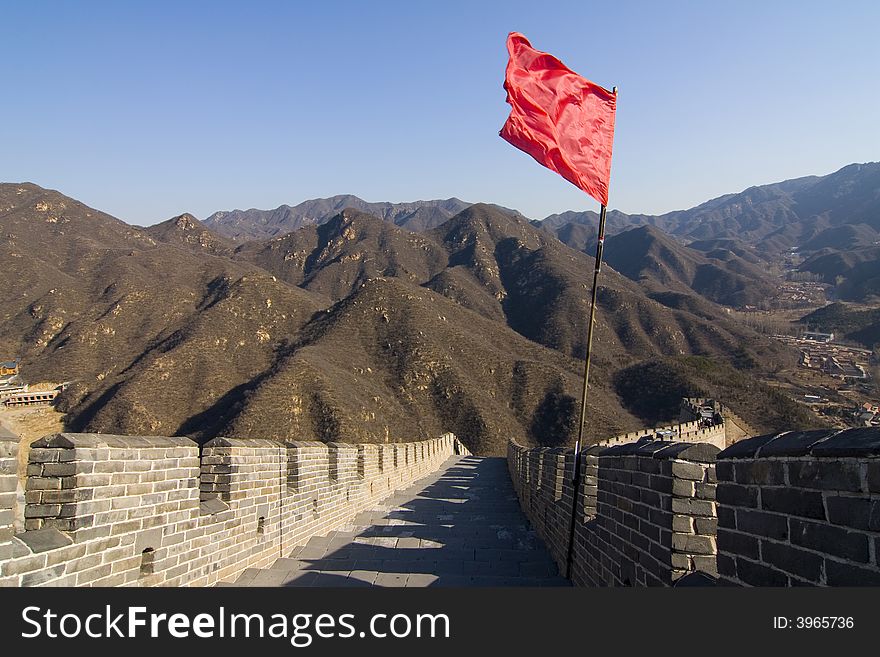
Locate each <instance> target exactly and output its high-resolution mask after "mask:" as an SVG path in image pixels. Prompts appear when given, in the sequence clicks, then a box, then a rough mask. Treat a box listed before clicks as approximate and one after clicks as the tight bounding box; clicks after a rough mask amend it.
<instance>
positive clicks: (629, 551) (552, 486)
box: [508, 440, 718, 586]
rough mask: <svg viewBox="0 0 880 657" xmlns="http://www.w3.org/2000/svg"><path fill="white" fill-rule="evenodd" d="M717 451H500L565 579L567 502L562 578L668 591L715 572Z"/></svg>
mask: <svg viewBox="0 0 880 657" xmlns="http://www.w3.org/2000/svg"><path fill="white" fill-rule="evenodd" d="M717 453H718V449H717V447H714V446H713V445H709V444H691V443H680V442H669V441H650V440H647V441H642V442H640V443H630V444H624V445H618V446H614V447H601V446H593V447H590V448H588V449H586V450H583V451H582V452H580V453H579V454H578V455H577V458H579V459H580V464H581V475H582V478H581V483H580V490H579V491H578V494H577V495H576V496H575V494H574V486H573V482H572V479H573V472H574V464H575V460H574V459H575V454H574V452H573V450H570V449H569V450H566V449H546V448H539V449H526V448H524V447H522V446H520V445H518V444H517V443H516V442H514V441H511V442H510V443H509V445H508V465H509V468H510V474H511V478H512V479H513V482H514V488H515V489H516V491H517V494H518V496H519V499H520V503H521V505H522V508H523V510H524V512H525V513H526V515H527V516H528V518H529V520H530V521H531V522H532V525H533V526H534V528H535V530H536V532H537V533H538V534H539V535H540V536H541V537H542V538H543V540H544V542H545V543H546V544H547V547H548V549H549V550H550V552H551V554H552V555H553V558H554V559H555V560H556V562H557V564H558V565H559V567H560V571H561V572H563V573H565V572H566V563H567V557H568V546H569V535H570V533H569V532H570V522H571V515H572V505H573V504H574V505H575V539H574V546H573V556H572V569H571V573H570V578H571V579H572V581H573V582H574V583H575V584H578V585H585V586H621V585H631V586H647V585H665V586H668V585H671V584H674V583H675V582H676V581H677V580H678V579H679V578H681V577H682V576H683V575H685V574H688V573H692V572H697V571H702V572H706V573H708V574H710V575H712V574H714V572H715V557H714V555H715V536H714V534H715V522H716V520H715V517H716V514H715V501H714V498H715V472H714V460H715V454H717Z"/></svg>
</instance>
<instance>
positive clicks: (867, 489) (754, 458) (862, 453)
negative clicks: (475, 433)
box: [508, 428, 880, 586]
mask: <svg viewBox="0 0 880 657" xmlns="http://www.w3.org/2000/svg"><path fill="white" fill-rule="evenodd" d="M577 458H579V459H580V465H581V475H582V478H581V483H580V489H579V490H578V494H577V495H576V496H575V495H574V490H573V483H572V478H573V472H574V463H575V461H574V459H575V454H574V453H573V451H572V450H563V449H531V450H530V449H525V448H523V447H521V446H520V445H518V444H516V443H515V442H511V443H510V444H509V446H508V465H509V468H510V473H511V477H512V478H513V482H514V487H515V488H516V491H517V494H518V496H519V499H520V502H521V505H522V507H523V510H524V511H525V513H526V515H527V516H528V517H529V519H530V520H531V521H532V523H533V525H534V526H535V529H536V531H537V532H538V533H539V534H540V535H541V536H542V538H543V539H544V540H545V542H546V543H547V546H548V548H549V549H550V551H551V553H552V554H553V557H554V559H556V561H557V563H558V564H559V567H560V572H562V573H563V574H565V573H566V572H567V570H566V565H567V557H568V547H569V531H570V526H571V525H570V522H571V517H572V505H573V504H574V505H575V506H574V516H575V526H574V527H575V541H574V547H573V552H572V568H571V573H570V574H569V577H570V579H572V581H573V582H574V583H575V584H578V585H585V586H621V585H637V586H645V585H648V586H650V585H669V584H675V583H677V582H680V581H682V578H683V577H684V576H685V575H689V574H700V575H699V576H698V577H696V578H688V580H689V581H690V582H693V581H698V582H700V583H703V584H711V583H713V581H717V583H720V584H725V585H734V586H803V585H808V586H809V585H816V586H869V585H871V586H878V585H880V428H864V429H848V430H845V431H839V430H829V429H822V430H816V431H792V432H785V433H781V434H770V435H765V436H759V437H757V438H750V439H747V440H742V441H740V442H737V443H735V444H734V445H732V446H731V447H728V448H727V449H725V450H724V451H722V452H720V453H719V452H718V451H717V449H716V448H714V447H713V446H711V445H707V444H697V445H689V444H685V443H677V442H666V441H664V442H661V441H651V440H643V441H642V442H641V443H632V444H626V445H619V446H615V447H600V446H594V447H590V448H588V449H586V450H583V451H582V452H580V454H578V455H577ZM716 480H717V481H716ZM716 497H717V499H716Z"/></svg>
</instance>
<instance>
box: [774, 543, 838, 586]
mask: <svg viewBox="0 0 880 657" xmlns="http://www.w3.org/2000/svg"><path fill="white" fill-rule="evenodd" d="M761 560H762V561H763V562H764V563H766V564H768V565H770V566H773V567H774V568H777V569H779V570H784V571H786V572H789V573H791V574H793V575H797V576H798V577H802V578H804V579H807V580H810V581H811V582H816V583H818V582H819V580H820V578H821V576H822V569H823V563H824V561H825V560H824V559H823V558H822V556H821V555H818V554H814V553H812V552H807V551H806V550H800V549H798V548H796V547H791V546H789V545H785V544H783V543H775V542H773V541H761Z"/></svg>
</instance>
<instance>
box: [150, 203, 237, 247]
mask: <svg viewBox="0 0 880 657" xmlns="http://www.w3.org/2000/svg"><path fill="white" fill-rule="evenodd" d="M144 232H146V233H147V235H149V236H150V237H152V238H153V239H155V240H156V241H158V242H166V243H168V244H177V245H180V246H183V247H185V248H188V249H190V250H193V251H196V252H198V253H209V254H211V255H223V256H229V255H231V254H232V251H233V250H234V248H235V243H234V242H233V241H232V240H229V239H226V238H225V237H222V236H220V235H218V234H217V233H215V232H213V231H211V230H209V229H208V228H207V227H206V226H205V225H204V224H203V223H202V222H201V221H199V220H198V219H196V218H195V217H194V216H192V215H191V214H189V213H186V212H185V213H184V214H181V215H179V216H177V217H172V218H171V219H168V220H167V221H163V222H162V223H160V224H156V225H155V226H150V227H149V228H147V229H145V231H144Z"/></svg>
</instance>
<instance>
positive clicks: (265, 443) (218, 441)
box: [203, 436, 288, 448]
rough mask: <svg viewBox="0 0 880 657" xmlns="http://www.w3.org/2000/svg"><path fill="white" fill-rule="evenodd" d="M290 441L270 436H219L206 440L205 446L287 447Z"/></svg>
mask: <svg viewBox="0 0 880 657" xmlns="http://www.w3.org/2000/svg"><path fill="white" fill-rule="evenodd" d="M287 445H288V443H283V442H281V441H278V440H271V439H269V438H226V437H224V436H218V437H217V438H213V439H211V440H209V441H208V442H206V443H205V444H204V445H203V447H276V448H284V447H287Z"/></svg>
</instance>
